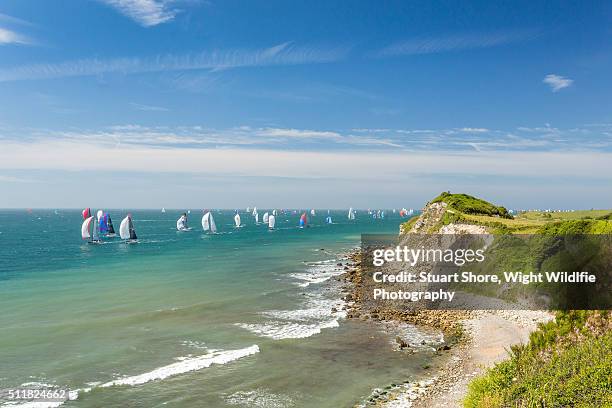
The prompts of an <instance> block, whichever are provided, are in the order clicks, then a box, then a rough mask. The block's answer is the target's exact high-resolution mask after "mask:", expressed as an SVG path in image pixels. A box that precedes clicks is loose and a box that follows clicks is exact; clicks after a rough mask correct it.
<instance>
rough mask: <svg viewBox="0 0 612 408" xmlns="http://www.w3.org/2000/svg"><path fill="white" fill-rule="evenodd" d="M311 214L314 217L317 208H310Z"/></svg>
mask: <svg viewBox="0 0 612 408" xmlns="http://www.w3.org/2000/svg"><path fill="white" fill-rule="evenodd" d="M310 215H312V216H313V217H314V216H315V215H316V213H315V210H314V209H312V210H310Z"/></svg>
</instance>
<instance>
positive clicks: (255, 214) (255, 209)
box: [247, 207, 257, 217]
mask: <svg viewBox="0 0 612 408" xmlns="http://www.w3.org/2000/svg"><path fill="white" fill-rule="evenodd" d="M247 212H249V211H248V210H247ZM255 216H257V207H253V217H255Z"/></svg>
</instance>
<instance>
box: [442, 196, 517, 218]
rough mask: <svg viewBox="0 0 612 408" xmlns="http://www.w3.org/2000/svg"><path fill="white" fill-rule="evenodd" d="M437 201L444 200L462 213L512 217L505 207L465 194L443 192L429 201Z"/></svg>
mask: <svg viewBox="0 0 612 408" xmlns="http://www.w3.org/2000/svg"><path fill="white" fill-rule="evenodd" d="M438 202H444V203H446V204H448V206H449V207H451V208H453V209H455V210H458V211H460V212H462V213H464V214H474V215H487V216H489V217H502V218H512V216H511V215H510V214H509V213H508V210H506V208H505V207H500V206H496V205H493V204H491V203H489V202H488V201H485V200H482V199H480V198H476V197H473V196H471V195H467V194H451V193H447V192H444V193H442V194H440V195H439V196H438V197H436V198H434V199H433V200H432V201H431V203H438Z"/></svg>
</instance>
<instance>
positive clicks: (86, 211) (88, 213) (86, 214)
mask: <svg viewBox="0 0 612 408" xmlns="http://www.w3.org/2000/svg"><path fill="white" fill-rule="evenodd" d="M89 217H91V210H90V209H89V208H86V209H84V210H83V219H84V220H86V219H87V218H89Z"/></svg>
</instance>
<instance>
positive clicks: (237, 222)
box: [234, 214, 240, 227]
mask: <svg viewBox="0 0 612 408" xmlns="http://www.w3.org/2000/svg"><path fill="white" fill-rule="evenodd" d="M234 223H235V224H236V227H240V214H236V215H234Z"/></svg>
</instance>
